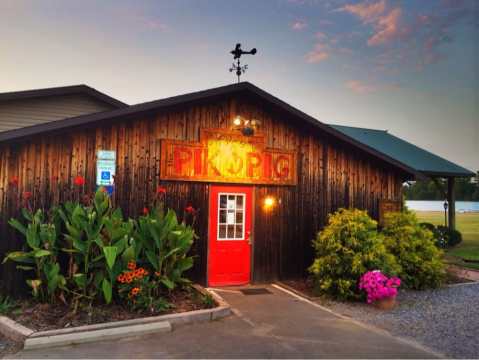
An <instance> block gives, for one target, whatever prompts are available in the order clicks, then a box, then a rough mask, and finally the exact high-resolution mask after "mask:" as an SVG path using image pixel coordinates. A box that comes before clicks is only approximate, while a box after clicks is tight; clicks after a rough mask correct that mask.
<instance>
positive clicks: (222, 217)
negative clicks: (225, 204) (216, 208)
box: [219, 210, 226, 224]
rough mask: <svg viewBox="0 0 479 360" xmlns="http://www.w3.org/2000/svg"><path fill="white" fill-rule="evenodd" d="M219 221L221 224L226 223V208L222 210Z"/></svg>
mask: <svg viewBox="0 0 479 360" xmlns="http://www.w3.org/2000/svg"><path fill="white" fill-rule="evenodd" d="M219 223H220V224H225V223H226V210H220V219H219Z"/></svg>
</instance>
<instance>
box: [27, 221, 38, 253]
mask: <svg viewBox="0 0 479 360" xmlns="http://www.w3.org/2000/svg"><path fill="white" fill-rule="evenodd" d="M25 237H26V239H27V243H28V246H30V247H31V248H32V249H38V248H39V246H40V238H39V237H38V225H37V224H35V223H31V224H29V225H28V227H27V232H26V234H25Z"/></svg>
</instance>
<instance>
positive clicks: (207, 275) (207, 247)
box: [205, 183, 256, 286]
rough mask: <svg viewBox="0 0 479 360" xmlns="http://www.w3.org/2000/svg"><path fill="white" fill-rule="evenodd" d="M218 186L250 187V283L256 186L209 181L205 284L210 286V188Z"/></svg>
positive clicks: (252, 262)
mask: <svg viewBox="0 0 479 360" xmlns="http://www.w3.org/2000/svg"><path fill="white" fill-rule="evenodd" d="M217 186H218V187H219V186H225V187H250V188H251V230H250V239H251V245H250V246H251V248H250V272H249V282H250V283H252V282H253V279H254V276H253V272H254V245H255V242H256V237H255V234H254V228H255V208H256V206H255V199H256V187H255V186H254V185H249V184H232V183H214V184H212V183H210V184H209V185H208V218H207V222H208V231H207V232H206V233H207V237H208V238H207V242H206V244H207V245H206V249H207V250H206V279H205V280H206V281H205V282H206V286H210V284H209V279H210V277H209V275H210V274H209V272H210V266H209V263H210V257H211V249H210V236H211V232H212V229H211V226H210V210H211V209H210V203H211V193H212V191H211V189H212V188H213V187H217Z"/></svg>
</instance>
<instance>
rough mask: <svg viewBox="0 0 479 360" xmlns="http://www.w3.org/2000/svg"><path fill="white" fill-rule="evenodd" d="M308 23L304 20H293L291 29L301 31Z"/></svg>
mask: <svg viewBox="0 0 479 360" xmlns="http://www.w3.org/2000/svg"><path fill="white" fill-rule="evenodd" d="M307 26H308V24H307V23H306V21H304V20H296V21H295V22H293V23H292V24H291V29H293V30H295V31H301V30H303V29H304V28H305V27H307Z"/></svg>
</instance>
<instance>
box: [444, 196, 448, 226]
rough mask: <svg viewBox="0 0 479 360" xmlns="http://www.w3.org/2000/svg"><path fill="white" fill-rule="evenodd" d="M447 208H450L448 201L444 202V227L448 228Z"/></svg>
mask: <svg viewBox="0 0 479 360" xmlns="http://www.w3.org/2000/svg"><path fill="white" fill-rule="evenodd" d="M447 207H448V203H447V200H446V201H444V226H446V227H447Z"/></svg>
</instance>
